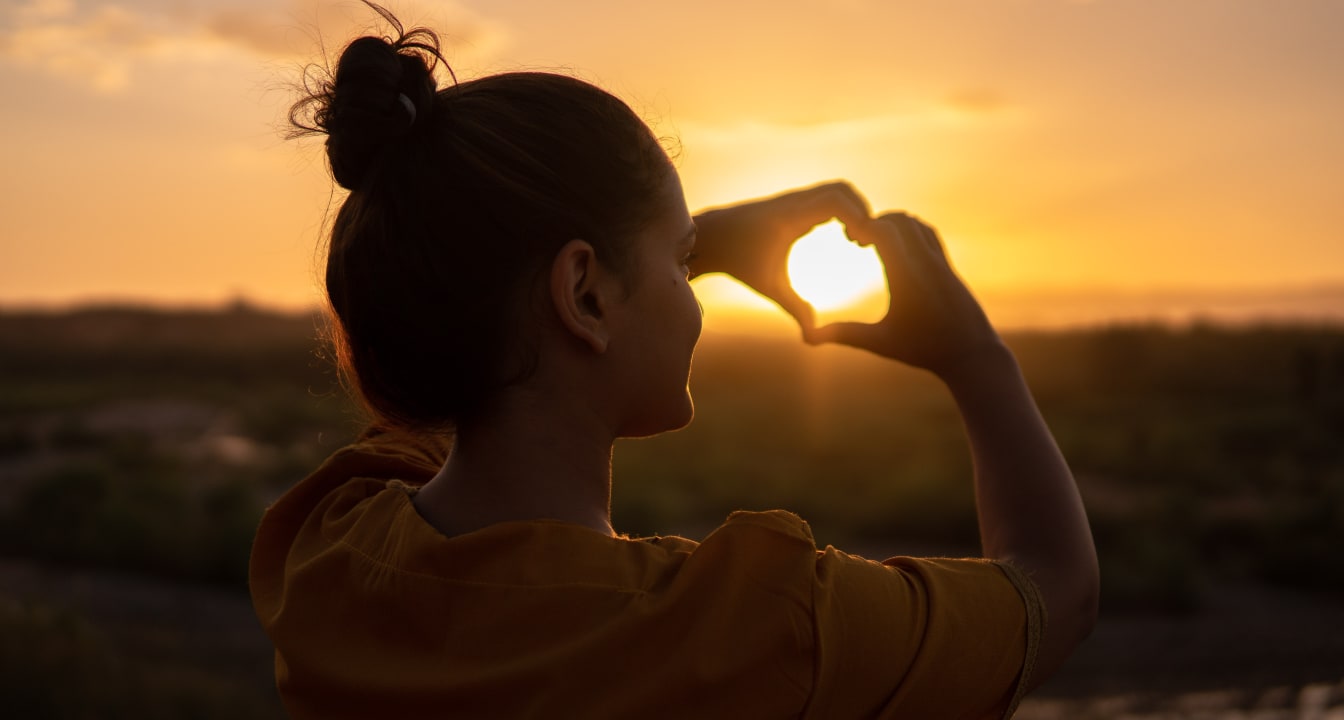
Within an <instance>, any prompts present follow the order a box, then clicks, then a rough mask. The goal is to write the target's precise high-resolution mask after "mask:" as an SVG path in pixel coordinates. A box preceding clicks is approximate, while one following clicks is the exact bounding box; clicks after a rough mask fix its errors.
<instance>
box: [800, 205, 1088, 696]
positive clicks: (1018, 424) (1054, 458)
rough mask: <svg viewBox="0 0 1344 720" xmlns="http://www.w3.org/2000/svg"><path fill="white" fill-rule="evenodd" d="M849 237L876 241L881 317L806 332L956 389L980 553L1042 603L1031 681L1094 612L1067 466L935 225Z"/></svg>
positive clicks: (1064, 652)
mask: <svg viewBox="0 0 1344 720" xmlns="http://www.w3.org/2000/svg"><path fill="white" fill-rule="evenodd" d="M850 236H851V237H852V238H854V239H855V240H856V241H858V242H859V243H860V244H864V245H868V244H871V245H875V246H876V248H877V251H878V254H879V256H880V257H881V258H882V264H883V267H884V268H885V271H886V274H887V284H888V288H889V291H890V295H891V306H890V309H889V311H888V312H887V315H886V317H885V318H884V319H883V320H881V321H880V322H877V323H872V324H866V323H837V324H834V325H827V326H825V327H821V328H817V329H816V330H815V331H813V332H812V333H811V334H810V335H809V336H808V337H809V340H810V341H811V342H834V343H841V344H845V345H850V346H853V347H857V348H861V349H864V350H868V351H870V352H873V353H877V354H878V355H882V356H885V357H889V358H892V359H894V360H898V361H900V362H903V363H906V364H909V365H913V366H916V367H921V368H925V369H927V370H929V371H931V372H933V373H934V374H935V375H937V376H938V377H939V378H940V379H941V380H942V381H943V382H944V383H945V384H946V385H947V387H948V388H949V390H951V392H952V396H953V397H954V398H955V399H956V402H957V406H958V407H959V409H960V410H961V416H962V421H963V422H964V424H965V426H966V432H967V436H968V437H969V440H970V445H971V453H972V457H973V459H974V464H975V497H976V510H977V514H978V517H979V522H980V541H981V544H982V546H983V549H984V554H985V556H986V557H990V558H994V559H997V560H1005V561H1008V562H1011V563H1013V564H1015V565H1017V566H1018V567H1020V568H1022V569H1023V570H1025V571H1026V572H1027V573H1028V574H1029V575H1030V576H1031V578H1032V579H1033V580H1034V581H1035V582H1036V585H1037V587H1038V588H1039V589H1040V591H1041V595H1042V597H1043V599H1044V601H1045V605H1046V610H1047V612H1048V613H1049V622H1048V623H1047V628H1046V632H1045V634H1044V636H1043V637H1042V639H1041V645H1040V649H1039V652H1038V654H1037V658H1036V666H1035V671H1034V673H1033V675H1032V677H1031V679H1030V681H1029V682H1030V687H1035V686H1037V685H1039V684H1040V683H1041V682H1043V681H1044V680H1045V679H1046V678H1047V677H1049V676H1050V675H1051V674H1052V673H1053V672H1054V671H1055V670H1056V669H1057V668H1058V667H1059V665H1060V664H1061V663H1063V662H1064V660H1065V659H1066V658H1067V657H1068V656H1069V654H1070V653H1071V652H1072V651H1073V649H1074V647H1076V646H1077V644H1078V643H1079V642H1081V641H1082V640H1083V639H1084V638H1085V637H1087V635H1088V633H1090V632H1091V630H1092V626H1093V625H1094V624H1095V623H1096V616H1097V598H1098V594H1099V590H1100V581H1099V575H1098V567H1097V555H1096V549H1095V548H1094V547H1093V544H1092V533H1091V530H1090V528H1089V526H1088V522H1087V515H1086V513H1085V512H1084V509H1083V503H1082V499H1081V498H1080V497H1079V494H1078V488H1077V485H1076V484H1075V482H1074V479H1073V474H1072V472H1070V470H1069V466H1068V464H1067V463H1066V462H1065V460H1064V456H1063V455H1062V454H1061V453H1060V451H1059V448H1058V446H1057V445H1056V444H1055V440H1054V437H1053V436H1052V435H1051V434H1050V430H1049V428H1048V427H1046V424H1045V421H1044V420H1043V419H1042V417H1041V414H1040V411H1039V410H1038V409H1037V407H1036V402H1035V400H1033V399H1032V396H1031V392H1030V391H1029V390H1028V389H1027V385H1026V382H1025V381H1024V380H1023V378H1022V373H1021V371H1020V369H1019V368H1018V365H1017V360H1016V359H1015V358H1014V357H1013V354H1012V352H1010V351H1009V350H1008V348H1007V346H1005V345H1004V344H1003V342H1002V340H1001V339H1000V338H999V335H998V333H997V332H995V330H994V328H993V327H992V326H991V325H990V323H989V320H988V319H987V318H986V317H985V314H984V312H983V311H982V310H981V308H980V304H979V303H978V302H976V300H975V298H974V297H973V296H972V295H971V293H970V291H969V290H968V289H967V288H966V286H965V284H964V283H962V281H961V279H960V278H959V277H957V274H956V273H955V272H954V271H953V270H952V267H951V265H950V263H949V262H948V260H947V255H946V253H945V252H944V250H943V247H942V243H941V241H940V240H939V238H938V235H937V233H935V232H934V230H933V229H932V228H930V227H929V226H928V225H925V224H924V223H923V222H921V221H919V220H918V219H916V218H913V217H910V216H908V215H905V214H901V213H893V214H890V215H884V216H883V217H881V218H879V219H877V220H874V221H872V222H870V223H867V224H865V225H863V226H855V227H851V228H850Z"/></svg>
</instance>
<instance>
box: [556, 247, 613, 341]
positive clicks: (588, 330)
mask: <svg viewBox="0 0 1344 720" xmlns="http://www.w3.org/2000/svg"><path fill="white" fill-rule="evenodd" d="M605 276H606V273H605V271H604V269H603V267H602V264H601V263H600V262H598V259H597V253H596V251H594V250H593V246H592V245H589V244H588V243H587V242H585V241H583V240H570V241H569V242H567V243H565V246H564V247H562V248H560V252H558V253H556V255H555V260H554V261H553V262H552V263H551V303H552V304H553V305H554V306H555V312H556V315H557V316H559V318H560V324H561V325H562V326H564V328H565V329H566V330H568V331H569V332H570V333H572V334H573V335H574V337H575V338H577V339H578V340H579V341H581V342H583V343H584V344H586V345H587V346H588V347H590V348H592V350H593V352H595V353H603V352H606V350H607V342H608V341H609V340H610V334H609V328H608V326H607V318H606V311H607V308H608V300H609V298H608V297H607V295H606V293H607V291H608V286H609V285H610V282H609V278H607V277H605Z"/></svg>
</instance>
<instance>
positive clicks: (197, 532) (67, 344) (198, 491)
mask: <svg viewBox="0 0 1344 720" xmlns="http://www.w3.org/2000/svg"><path fill="white" fill-rule="evenodd" d="M319 335H320V321H319V319H318V318H316V317H312V316H284V315H276V314H269V313H263V312H257V311H254V310H250V309H248V308H247V307H244V306H239V307H235V308H232V309H230V310H227V311H220V312H158V311H149V310H141V309H118V308H103V309H90V310H83V311H77V312H70V313H63V314H14V313H11V314H7V315H0V555H4V556H8V557H10V558H23V559H25V561H37V562H40V563H42V564H44V565H50V566H58V567H76V566H77V567H82V568H100V569H103V570H114V571H117V572H122V573H134V574H137V575H141V576H150V577H154V578H159V579H162V580H169V581H172V582H176V583H189V584H194V585H199V584H206V585H212V586H216V587H223V588H230V589H233V590H234V591H236V592H237V593H239V594H240V595H241V594H243V593H244V592H245V589H244V588H245V580H246V564H247V553H248V549H249V546H250V542H251V535H252V531H253V529H254V527H255V524H256V522H257V519H258V517H259V515H260V513H261V510H262V508H263V507H264V506H265V504H266V503H267V502H269V501H270V500H271V499H272V498H274V497H276V496H277V495H278V494H279V493H281V492H283V490H284V489H285V488H286V487H287V486H288V485H289V484H291V483H292V482H294V481H296V480H297V479H299V478H301V477H302V476H303V475H304V474H305V473H306V472H308V471H309V470H311V469H312V468H314V467H315V466H316V465H317V464H318V463H319V462H320V461H321V459H322V458H324V457H325V456H326V455H327V454H329V453H330V452H332V451H333V450H335V449H336V448H338V447H340V445H341V444H343V443H344V442H346V441H347V440H348V439H350V438H351V437H353V436H354V434H355V433H357V432H358V431H359V429H360V427H361V424H362V419H361V414H360V412H359V411H358V410H357V409H356V408H355V407H354V406H352V405H351V403H350V402H349V401H348V400H346V399H345V397H344V394H343V392H342V391H341V389H340V384H339V382H338V380H337V377H336V374H335V371H334V370H333V369H332V367H331V364H330V362H329V361H328V360H327V359H325V358H324V357H323V355H322V353H321V351H320V343H319V342H318V340H317V338H318V337H319ZM1009 341H1010V344H1011V345H1012V346H1013V348H1014V349H1015V351H1016V352H1017V354H1018V357H1019V359H1020V360H1021V362H1022V364H1023V366H1024V369H1025V371H1026V373H1027V375H1028V379H1029V381H1030V383H1031V385H1032V388H1033V389H1034V391H1035V393H1036V395H1037V398H1038V400H1039V402H1040V404H1041V407H1042V410H1043V412H1044V413H1045V415H1046V417H1047V419H1048V420H1049V421H1050V424H1051V427H1052V428H1053V429H1054V430H1055V432H1056V435H1057V437H1058V438H1059V441H1060V443H1061V445H1062V446H1063V448H1064V451H1065V454H1066V455H1067V456H1068V457H1069V459H1070V461H1071V464H1072V465H1073V467H1074V469H1075V471H1076V473H1077V475H1078V478H1079V482H1080V485H1081V487H1082V490H1083V494H1084V497H1085V499H1086V501H1087V503H1088V507H1089V511H1090V515H1091V517H1092V521H1093V528H1094V531H1095V534H1096V539H1097V544H1098V548H1099V551H1100V553H1101V556H1102V568H1103V587H1104V598H1103V610H1104V612H1106V613H1136V612H1164V613H1173V612H1189V611H1194V610H1197V609H1198V608H1199V607H1200V605H1201V603H1202V602H1203V599H1204V596H1205V592H1206V588H1207V587H1208V586H1209V585H1210V584H1217V583H1223V582H1238V583H1252V584H1264V585H1277V586H1287V587H1292V588H1296V589H1301V590H1306V591H1311V592H1324V593H1327V594H1337V593H1340V592H1344V553H1340V552H1338V548H1341V547H1344V329H1342V328H1338V327H1325V326H1316V327H1306V326H1263V327H1240V328H1223V327H1217V326H1201V325H1196V326H1192V327H1189V328H1182V329H1172V328H1167V327H1162V326H1117V327H1106V328H1098V329H1090V330H1078V331H1070V332H1051V333H1017V334H1013V335H1010V336H1009ZM692 386H693V389H694V391H695V397H696V404H697V418H696V421H695V422H694V423H693V424H692V426H691V427H690V428H688V429H686V430H684V431H681V432H678V433H674V434H670V435H666V436H662V437H659V438H656V439H651V440H638V441H629V442H624V443H622V444H621V446H620V448H619V449H618V451H617V454H616V458H617V460H616V464H617V468H616V472H617V483H616V490H615V498H614V506H615V518H614V520H615V523H616V526H617V528H619V529H621V530H623V531H626V532H630V533H632V534H654V533H662V534H670V533H678V534H685V535H689V536H692V537H697V536H699V535H701V534H703V533H704V532H705V531H707V530H709V529H712V528H713V527H714V526H715V525H717V524H718V522H720V521H721V520H722V519H723V517H724V516H725V515H726V514H727V513H728V512H730V511H731V510H734V509H738V508H749V509H762V508H771V507H783V508H787V509H790V510H793V511H795V512H797V513H799V514H800V515H802V516H803V517H804V518H806V519H807V520H808V521H809V522H811V524H812V526H813V529H814V532H815V534H816V536H817V538H818V541H819V542H820V543H823V544H825V543H832V544H835V545H838V546H841V547H844V548H846V549H850V550H852V551H856V552H859V553H863V554H892V553H911V554H927V553H974V552H975V551H976V536H975V520H974V511H973V507H972V505H971V489H970V482H969V478H970V473H971V468H970V463H969V459H968V457H967V452H966V448H965V444H964V440H963V439H962V436H961V429H960V425H959V422H958V420H957V416H956V413H955V411H954V408H953V407H952V404H951V401H950V399H949V398H948V397H947V395H946V393H945V392H944V391H943V390H942V388H941V387H940V386H939V385H938V384H937V382H936V381H934V380H933V379H932V378H931V377H928V376H926V375H924V374H922V373H919V372H916V371H912V370H908V369H903V368H899V367H896V366H894V365H892V364H891V363H888V362H885V361H880V360H877V359H875V358H871V357H868V356H866V355H864V354H862V353H859V352H857V351H853V350H849V349H845V348H808V347H805V346H803V345H801V344H800V343H797V342H796V341H794V340H792V339H778V340H776V339H757V338H748V339H740V338H729V337H724V336H716V335H709V336H706V337H705V338H704V339H703V341H702V343H701V346H700V349H699V351H698V353H697V356H696V362H695V370H694V375H693V379H692ZM8 594H9V593H7V592H5V591H4V589H3V588H0V637H3V638H4V639H5V642H4V650H3V652H0V677H3V678H4V679H3V680H0V694H3V695H5V696H7V697H28V698H30V699H31V700H32V702H33V703H35V704H33V705H31V708H35V711H34V712H33V713H30V714H29V716H32V717H44V716H50V717H72V716H81V715H85V714H88V713H89V712H91V709H92V708H99V707H104V708H106V707H124V708H126V711H125V713H123V714H128V715H136V716H137V717H154V716H156V715H154V714H153V713H152V712H150V711H149V710H147V709H145V708H144V707H140V706H139V705H136V703H137V702H140V700H138V699H137V698H140V697H141V696H142V695H145V694H149V695H155V696H158V697H162V696H163V693H162V692H158V691H154V690H153V688H155V687H156V685H155V682H156V680H155V678H156V677H158V676H157V675H155V674H154V673H148V672H141V671H138V670H137V669H136V667H134V666H133V664H132V665H127V663H126V662H125V661H124V660H119V659H117V658H116V657H109V656H108V654H107V651H106V643H105V642H104V641H103V640H100V639H99V636H98V635H97V633H96V632H95V631H93V630H92V629H90V626H88V624H87V622H86V621H84V620H83V619H81V617H79V616H78V615H73V616H72V615H70V614H69V613H68V612H67V611H63V610H59V609H53V608H49V607H45V606H43V605H42V604H41V603H37V604H34V603H33V602H30V601H28V600H23V601H19V600H16V599H14V598H8V599H7V598H6V596H7V595H8ZM25 647H26V648H42V652H40V653H37V654H36V655H34V654H33V653H32V652H25V651H22V650H20V649H19V648H25ZM262 662H265V658H262ZM266 670H267V669H266V668H263V671H266ZM66 683H74V684H75V686H76V687H75V689H74V690H72V691H70V692H56V691H54V688H56V687H58V686H62V687H63V686H64V684H66ZM80 683H84V684H86V685H88V687H84V686H82V685H80ZM175 686H176V687H185V688H188V690H190V689H191V688H196V689H195V690H194V691H191V692H187V691H184V692H187V695H185V696H181V697H178V696H174V697H176V698H177V699H176V700H174V701H173V702H176V703H178V706H177V707H178V709H179V710H181V712H177V711H174V713H173V714H174V715H178V716H184V715H183V713H184V712H185V713H186V714H187V715H190V716H196V717H216V716H218V717H224V716H230V717H233V716H239V715H243V716H256V714H257V712H256V711H255V708H252V709H248V707H249V706H245V703H246V702H248V701H246V700H240V699H238V694H237V693H235V692H233V691H231V690H229V689H228V688H227V687H215V686H213V685H211V684H210V682H209V681H205V680H201V681H200V682H198V683H196V684H195V685H193V684H192V683H190V682H188V683H186V684H185V685H184V684H182V683H177V684H176V685H175ZM136 688H140V690H136ZM145 688H150V689H149V690H146V689H145ZM25 693H26V694H25ZM137 693H139V694H137ZM192 693H195V694H192ZM216 696H218V698H221V700H220V701H219V702H213V701H211V702H205V701H201V702H202V703H204V704H203V705H201V707H199V708H198V707H197V706H196V705H193V704H192V703H194V702H197V701H198V700H199V699H200V698H201V697H205V698H213V697H216ZM81 697H82V698H84V700H80V698H81ZM225 697H228V698H233V699H232V700H230V701H229V702H224V701H223V700H222V698H225ZM43 698H45V700H44V699H43ZM192 698H196V700H193V699H192ZM43 702H45V703H46V704H45V705H43V704H42V703H43ZM81 702H84V703H86V705H85V706H80V707H83V708H84V709H83V710H81V709H80V708H79V707H74V706H72V705H71V704H72V703H74V704H76V705H78V704H79V703H81ZM267 702H269V701H267ZM238 703H244V705H239V704H238ZM18 707H25V705H19V706H18ZM202 708H204V709H202ZM212 708H213V709H212ZM188 709H189V711H188ZM155 712H158V711H155ZM100 714H101V713H100ZM114 714H115V713H114Z"/></svg>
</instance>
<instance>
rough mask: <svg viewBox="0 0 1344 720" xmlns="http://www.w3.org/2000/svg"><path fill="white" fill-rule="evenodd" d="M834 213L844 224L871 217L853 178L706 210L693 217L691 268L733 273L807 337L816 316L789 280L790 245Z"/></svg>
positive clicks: (861, 222)
mask: <svg viewBox="0 0 1344 720" xmlns="http://www.w3.org/2000/svg"><path fill="white" fill-rule="evenodd" d="M833 219H835V220H839V221H840V222H841V223H843V224H844V225H845V227H846V228H851V227H856V226H863V225H866V224H867V223H869V222H870V221H871V218H870V217H869V210H868V202H867V201H866V200H864V198H863V196H861V195H859V193H858V191H856V190H855V189H854V188H853V187H852V186H850V185H849V183H845V182H832V183H827V184H824V185H818V186H816V187H812V188H807V189H804V190H795V191H792V192H787V193H784V194H782V195H777V196H775V197H772V198H765V199H762V200H753V201H748V202H745V203H741V204H739V205H733V206H730V207H725V208H718V209H714V210H708V211H705V212H703V213H701V214H699V215H697V216H696V218H695V225H696V228H697V236H698V239H697V241H696V260H695V261H694V262H693V263H692V264H691V265H692V267H691V269H692V270H694V271H695V272H696V273H698V274H706V273H714V272H723V273H728V274H729V275H732V276H733V277H735V278H737V279H738V280H740V281H742V282H743V283H745V284H746V285H747V286H749V287H750V288H751V289H753V290H755V291H756V292H758V293H760V294H761V295H764V296H765V297H767V298H769V299H770V300H772V301H774V303H775V304H776V305H779V306H780V307H781V308H783V309H784V311H785V312H787V313H788V314H790V315H792V316H793V318H794V319H795V320H797V321H798V325H799V326H801V327H802V329H803V335H804V337H807V336H808V334H809V333H811V332H812V330H813V328H814V325H815V323H816V316H815V313H814V311H813V309H812V306H811V305H809V304H808V303H807V301H805V300H803V299H802V298H801V297H799V296H798V293H796V292H794V289H793V285H792V284H790V282H789V272H788V259H789V249H790V248H791V247H793V243H794V242H795V241H796V240H798V238H800V237H802V236H804V235H806V234H807V233H808V232H810V231H811V230H812V228H814V227H816V226H818V225H820V224H822V223H824V222H827V221H830V220H833Z"/></svg>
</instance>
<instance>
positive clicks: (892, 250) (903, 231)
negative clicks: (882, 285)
mask: <svg viewBox="0 0 1344 720" xmlns="http://www.w3.org/2000/svg"><path fill="white" fill-rule="evenodd" d="M863 236H864V238H865V239H866V240H867V242H866V243H864V244H868V245H872V246H873V247H874V248H875V249H876V250H877V257H878V259H879V260H881V261H882V268H883V270H884V271H886V273H887V281H888V284H890V281H891V275H892V272H893V271H896V272H899V271H900V270H901V269H903V268H905V267H907V266H909V265H911V264H912V263H913V262H916V261H917V260H916V258H917V257H918V256H919V255H922V254H924V253H923V252H922V250H923V245H924V239H923V237H922V236H921V234H920V233H919V231H918V230H917V229H916V228H915V226H914V225H913V224H912V223H911V222H910V217H909V216H908V215H906V214H905V213H900V212H895V213H887V214H885V215H883V216H882V217H880V218H878V219H877V220H874V221H872V222H870V223H869V224H868V225H867V226H866V227H865V228H864V229H863ZM912 246H919V247H918V248H916V247H912ZM915 250H920V251H921V252H914V251H915Z"/></svg>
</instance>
